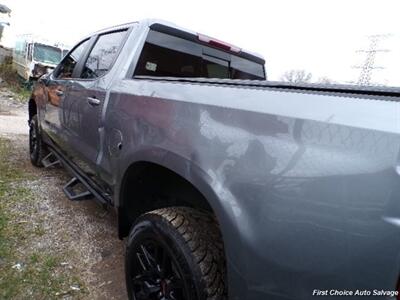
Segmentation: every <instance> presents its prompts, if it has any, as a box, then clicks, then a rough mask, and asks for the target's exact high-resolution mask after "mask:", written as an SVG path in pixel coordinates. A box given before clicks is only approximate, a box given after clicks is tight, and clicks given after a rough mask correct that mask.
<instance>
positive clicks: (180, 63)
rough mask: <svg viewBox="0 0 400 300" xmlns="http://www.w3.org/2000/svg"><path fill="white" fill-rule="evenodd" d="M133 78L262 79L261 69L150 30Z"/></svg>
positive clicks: (245, 60) (189, 42) (231, 55)
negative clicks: (139, 76)
mask: <svg viewBox="0 0 400 300" xmlns="http://www.w3.org/2000/svg"><path fill="white" fill-rule="evenodd" d="M135 75H145V76H161V77H167V76H169V77H205V78H232V79H264V66H263V65H262V64H258V63H255V62H252V61H250V60H247V59H244V58H241V57H238V56H236V55H234V54H231V53H227V52H224V51H221V50H218V49H214V48H211V47H208V46H206V45H203V44H200V43H195V42H193V41H189V40H185V39H182V38H179V37H175V36H171V35H168V34H164V33H160V32H156V31H150V33H149V35H148V37H147V40H146V43H145V45H144V47H143V50H142V53H141V56H140V58H139V61H138V65H137V67H136V70H135Z"/></svg>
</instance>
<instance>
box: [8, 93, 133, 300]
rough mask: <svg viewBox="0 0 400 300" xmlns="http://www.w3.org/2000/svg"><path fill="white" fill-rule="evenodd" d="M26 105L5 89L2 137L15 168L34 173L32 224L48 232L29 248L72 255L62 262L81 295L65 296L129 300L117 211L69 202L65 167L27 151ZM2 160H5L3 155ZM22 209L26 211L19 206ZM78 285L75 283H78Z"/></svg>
mask: <svg viewBox="0 0 400 300" xmlns="http://www.w3.org/2000/svg"><path fill="white" fill-rule="evenodd" d="M27 119H28V116H27V104H21V103H20V102H18V101H16V100H15V99H14V95H13V94H12V93H10V92H9V91H7V89H5V88H0V137H1V138H5V139H8V140H9V141H10V143H11V144H12V148H13V152H12V157H11V158H10V159H12V161H13V163H14V162H15V168H18V169H23V170H25V171H26V172H27V173H29V174H31V175H33V176H31V177H32V179H31V180H29V181H27V182H26V184H27V185H28V188H29V189H30V190H32V191H33V195H34V198H35V199H34V200H35V203H36V205H37V207H38V209H37V210H36V211H37V213H35V214H33V215H31V218H30V220H29V221H27V222H31V223H32V224H34V223H35V222H41V224H43V234H41V235H40V236H38V237H35V238H34V239H32V240H29V243H28V248H29V247H31V248H33V249H35V250H38V251H41V249H45V250H46V251H50V252H54V253H57V252H63V253H68V255H67V256H66V258H65V260H66V261H63V262H62V263H61V265H62V266H63V268H67V269H68V270H69V271H68V272H70V273H72V274H73V275H74V276H77V277H78V278H79V279H80V281H81V282H82V287H78V289H80V288H81V289H82V290H84V292H82V293H70V292H68V291H60V293H57V294H56V296H57V297H55V298H60V299H126V298H127V296H126V291H125V276H124V264H123V262H124V250H125V245H124V241H121V240H119V239H118V237H117V226H116V215H115V213H114V211H113V210H112V209H110V210H108V211H106V210H104V209H103V208H102V207H100V206H99V205H98V204H97V203H96V202H95V201H92V200H87V201H81V202H72V201H69V200H68V199H67V198H66V197H65V195H64V194H63V192H62V186H63V185H64V184H65V183H66V182H67V181H68V180H69V179H70V176H69V175H68V174H67V173H66V171H64V170H63V169H62V168H50V169H39V168H35V167H33V166H32V165H31V164H30V161H29V156H28V155H29V154H28V125H27ZM1 159H3V158H1ZM18 209H23V208H21V207H19V208H18ZM75 289H76V287H75Z"/></svg>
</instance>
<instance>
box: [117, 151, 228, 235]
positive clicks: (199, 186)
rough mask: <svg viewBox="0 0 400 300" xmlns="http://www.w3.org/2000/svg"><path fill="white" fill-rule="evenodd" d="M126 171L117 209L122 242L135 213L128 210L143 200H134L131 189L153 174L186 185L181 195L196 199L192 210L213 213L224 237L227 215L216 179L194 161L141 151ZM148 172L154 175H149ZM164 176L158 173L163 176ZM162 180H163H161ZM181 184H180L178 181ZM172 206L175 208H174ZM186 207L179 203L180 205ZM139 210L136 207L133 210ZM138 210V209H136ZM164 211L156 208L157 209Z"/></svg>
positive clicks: (120, 188) (161, 153)
mask: <svg viewBox="0 0 400 300" xmlns="http://www.w3.org/2000/svg"><path fill="white" fill-rule="evenodd" d="M123 165H124V166H126V167H124V168H123V171H122V172H121V174H122V175H121V176H120V178H121V179H120V180H119V182H120V184H119V186H118V187H117V189H116V190H117V192H116V197H115V200H116V203H115V206H116V207H117V210H118V218H119V221H118V225H119V226H118V227H119V236H120V237H121V238H122V237H124V236H126V235H127V230H129V228H128V229H127V226H128V227H129V226H130V224H129V223H128V224H125V222H126V219H124V218H126V217H127V216H126V213H132V211H129V209H128V210H127V208H128V207H129V205H128V204H129V203H134V204H138V203H139V202H140V200H141V197H140V195H139V197H136V195H135V197H133V194H132V190H131V193H130V192H129V189H130V188H132V186H134V184H133V182H135V181H138V180H141V176H142V175H143V174H145V175H146V176H147V175H151V174H155V173H152V172H161V173H162V176H161V179H166V177H165V175H170V176H171V177H173V179H172V182H173V183H179V184H182V185H183V189H182V186H180V188H178V190H177V192H184V193H186V194H189V195H190V196H192V197H194V199H191V200H192V201H191V202H188V203H186V204H188V206H190V204H192V206H191V207H194V208H196V207H198V208H200V209H204V210H209V211H210V212H211V213H213V214H214V215H215V217H216V219H217V221H218V223H219V225H220V227H221V233H222V236H224V234H223V231H224V230H223V227H224V223H225V212H224V210H223V209H222V206H221V203H220V200H219V198H218V196H217V194H216V193H215V192H214V189H213V188H212V184H213V183H212V178H211V177H210V176H209V175H208V174H207V173H206V172H205V171H203V170H202V169H201V168H200V167H199V166H198V165H197V164H196V163H195V162H194V161H190V160H188V159H186V158H185V157H182V156H180V155H178V154H175V153H172V152H168V151H165V150H163V149H157V148H153V149H146V150H143V151H140V152H138V153H136V154H135V155H134V157H133V158H132V159H130V160H129V163H124V164H123ZM146 172H150V173H148V174H146ZM159 174H160V173H157V175H159ZM158 178H159V177H158ZM175 180H177V181H175ZM163 204H167V206H172V204H173V203H167V202H163ZM170 204H171V205H170ZM179 204H180V205H182V203H179V202H178V205H179ZM130 208H131V209H132V208H135V206H133V207H130ZM136 208H137V206H136ZM157 208H161V207H154V209H157ZM143 212H145V211H141V210H139V211H137V212H136V213H135V214H136V215H137V216H138V215H139V214H140V213H143Z"/></svg>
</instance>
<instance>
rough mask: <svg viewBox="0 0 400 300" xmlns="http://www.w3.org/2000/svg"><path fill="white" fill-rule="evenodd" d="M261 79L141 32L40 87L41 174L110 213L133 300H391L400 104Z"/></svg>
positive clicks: (35, 118) (257, 60)
mask: <svg viewBox="0 0 400 300" xmlns="http://www.w3.org/2000/svg"><path fill="white" fill-rule="evenodd" d="M264 65H265V61H264V59H263V58H262V57H260V56H259V55H257V54H254V53H251V52H248V51H245V50H243V49H241V48H238V47H236V46H233V45H231V44H228V43H225V42H222V41H220V40H217V39H214V38H211V37H209V36H206V35H202V34H198V33H196V32H192V31H190V30H186V29H183V28H180V27H178V26H175V25H172V24H169V23H167V22H164V21H156V20H144V21H141V22H134V23H130V24H125V25H121V26H117V27H113V28H109V29H106V30H102V31H99V32H96V33H95V34H93V35H91V36H88V37H86V38H84V39H82V40H81V41H80V42H79V43H78V44H77V45H76V46H75V47H73V48H72V50H71V51H70V52H69V53H68V54H67V55H66V56H65V57H64V59H63V60H62V61H61V63H60V64H59V65H58V66H57V67H56V68H55V70H54V71H53V72H52V73H51V74H47V75H44V76H43V77H41V78H40V80H39V81H38V83H37V85H36V87H35V89H34V91H33V93H32V96H31V99H30V101H29V124H30V132H29V133H30V134H29V137H30V138H29V143H30V144H29V145H30V159H31V162H32V163H33V164H34V165H35V166H38V167H39V166H45V167H49V166H51V165H54V164H61V165H63V166H64V167H65V168H66V169H67V170H68V171H69V172H70V173H71V174H72V179H71V181H70V182H68V183H67V184H66V185H65V186H64V188H63V189H64V192H65V193H66V195H67V196H68V198H69V199H70V200H74V201H79V200H83V199H87V198H90V197H92V198H95V199H96V200H97V201H99V202H100V203H102V204H103V205H104V206H107V207H113V208H114V209H115V210H116V212H117V216H118V226H119V235H120V238H124V237H127V247H126V264H125V272H126V285H127V290H128V295H129V298H130V299H137V300H145V299H170V300H182V299H185V300H192V299H194V300H206V299H207V300H211V299H213V300H219V299H232V300H264V299H278V300H279V299H282V300H283V299H293V300H301V299H313V298H315V297H317V296H326V295H328V296H331V298H342V297H343V296H345V295H349V293H353V294H352V296H353V297H355V298H356V299H357V298H360V299H361V298H364V296H365V295H367V296H370V297H371V298H377V299H394V298H395V297H396V294H397V290H398V288H397V287H398V279H399V271H400V266H399V265H400V155H399V150H400V117H399V113H400V106H399V100H400V91H399V90H398V89H395V88H369V87H364V88H360V87H355V86H345V85H343V86H342V85H331V86H321V85H314V84H307V85H305V84H303V85H295V84H288V83H280V82H272V81H267V80H266V73H265V68H264ZM362 293H364V294H362Z"/></svg>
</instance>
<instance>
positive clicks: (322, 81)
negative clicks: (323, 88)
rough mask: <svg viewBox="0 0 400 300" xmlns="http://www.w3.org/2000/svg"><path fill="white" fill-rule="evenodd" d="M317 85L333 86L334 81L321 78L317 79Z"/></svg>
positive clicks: (324, 77)
mask: <svg viewBox="0 0 400 300" xmlns="http://www.w3.org/2000/svg"><path fill="white" fill-rule="evenodd" d="M318 83H322V84H335V83H336V81H334V80H333V79H331V78H329V77H326V76H323V77H320V78H318Z"/></svg>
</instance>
